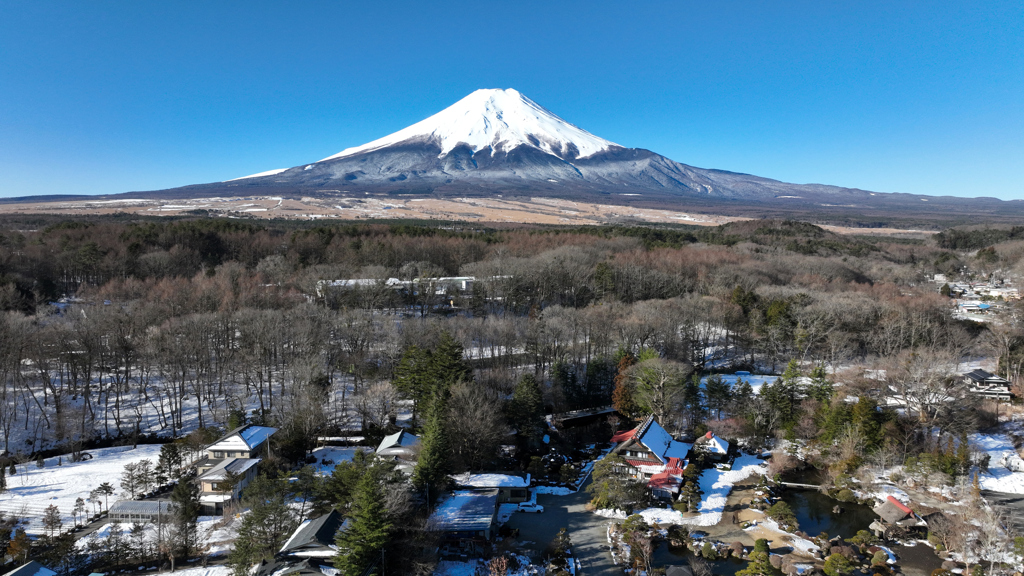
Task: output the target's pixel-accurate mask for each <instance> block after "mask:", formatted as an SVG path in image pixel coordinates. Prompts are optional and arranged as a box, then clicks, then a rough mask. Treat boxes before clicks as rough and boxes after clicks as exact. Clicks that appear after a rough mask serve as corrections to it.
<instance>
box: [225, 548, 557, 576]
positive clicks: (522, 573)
mask: <svg viewBox="0 0 1024 576" xmlns="http://www.w3.org/2000/svg"><path fill="white" fill-rule="evenodd" d="M510 556H511V557H512V560H514V562H513V563H512V564H513V565H515V563H516V562H518V564H519V568H518V569H516V570H509V572H508V576H535V575H536V576H540V575H543V574H544V573H545V570H544V568H543V567H540V566H534V565H533V564H530V559H529V558H527V557H526V556H523V555H521V554H514V553H513V554H510ZM481 570H482V571H486V570H487V563H486V562H484V561H483V560H469V561H467V562H458V561H454V560H442V561H440V562H438V563H437V568H435V569H434V576H476V575H477V574H480V573H481V572H480V571H481ZM215 576H219V575H215Z"/></svg>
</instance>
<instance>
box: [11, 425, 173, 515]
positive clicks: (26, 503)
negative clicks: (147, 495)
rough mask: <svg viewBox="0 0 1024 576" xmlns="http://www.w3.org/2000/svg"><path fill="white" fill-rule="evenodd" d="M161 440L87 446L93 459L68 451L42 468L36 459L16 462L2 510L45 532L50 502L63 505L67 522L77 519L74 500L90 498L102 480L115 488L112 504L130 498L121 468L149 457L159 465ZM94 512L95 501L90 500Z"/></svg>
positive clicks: (62, 509)
mask: <svg viewBox="0 0 1024 576" xmlns="http://www.w3.org/2000/svg"><path fill="white" fill-rule="evenodd" d="M160 447H161V445H160V444H146V445H140V446H139V447H138V448H135V449H132V448H131V446H119V447H115V448H99V449H96V450H88V453H89V454H92V456H93V458H92V459H91V460H85V461H82V462H70V461H69V458H68V456H67V455H65V456H63V457H62V458H60V462H61V465H60V466H58V465H57V462H58V458H56V457H54V458H47V459H46V461H45V466H44V467H43V468H39V467H37V466H36V463H35V462H26V463H24V464H21V465H19V466H17V471H18V473H17V474H16V475H15V476H8V477H7V490H6V491H5V492H3V493H2V494H0V511H3V512H6V513H8V514H13V515H16V516H19V517H24V518H27V519H28V520H29V521H28V525H27V526H26V532H28V533H29V534H42V533H43V525H42V516H43V513H44V511H45V510H46V507H47V506H50V505H51V504H52V505H55V506H57V508H59V509H60V513H61V516H62V517H63V518H64V525H65V526H66V527H67V526H70V525H71V524H72V523H73V522H74V518H73V512H72V511H73V510H74V508H75V500H76V499H78V498H81V499H82V500H87V499H88V498H89V492H91V491H92V490H94V489H95V488H96V487H98V486H99V485H100V484H102V483H104V482H109V483H110V484H111V485H112V486H113V487H114V489H115V490H116V492H115V494H114V495H113V496H111V497H110V498H109V503H110V504H111V505H112V504H113V503H114V502H116V501H117V500H119V499H121V500H126V499H128V496H127V495H122V490H121V486H120V481H121V472H122V471H123V470H124V465H125V464H128V463H130V462H139V461H141V460H145V459H147V458H148V459H149V460H151V461H152V462H153V465H154V466H155V465H156V462H157V460H159V458H160ZM87 509H88V511H89V512H90V513H91V512H93V511H94V508H93V506H92V505H90V504H87Z"/></svg>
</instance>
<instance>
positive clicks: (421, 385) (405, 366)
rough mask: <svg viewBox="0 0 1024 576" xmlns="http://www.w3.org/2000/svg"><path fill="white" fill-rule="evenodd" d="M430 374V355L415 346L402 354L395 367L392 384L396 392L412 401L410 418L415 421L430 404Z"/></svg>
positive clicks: (431, 384)
mask: <svg viewBox="0 0 1024 576" xmlns="http://www.w3.org/2000/svg"><path fill="white" fill-rule="evenodd" d="M431 376H432V375H431V373H430V353H429V352H427V351H426V350H424V349H422V348H420V347H419V346H416V345H415V344H414V345H412V346H409V347H408V348H406V349H405V352H403V353H402V358H401V359H399V361H398V365H397V366H395V377H394V378H393V379H392V383H393V384H394V385H395V388H397V389H398V392H399V393H401V394H402V395H403V396H405V397H406V398H408V399H410V400H412V416H413V420H416V419H417V418H418V417H419V416H420V415H421V412H422V411H423V410H424V408H425V407H426V406H427V405H428V404H429V403H430V392H431V388H432V387H433V382H432V378H431Z"/></svg>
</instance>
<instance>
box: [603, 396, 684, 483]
mask: <svg viewBox="0 0 1024 576" xmlns="http://www.w3.org/2000/svg"><path fill="white" fill-rule="evenodd" d="M611 441H612V442H613V443H617V444H618V446H616V447H615V448H614V449H613V450H612V453H614V454H618V455H619V456H621V457H622V459H623V460H625V461H626V464H627V466H628V467H629V472H630V473H631V474H632V475H633V477H634V478H638V479H642V480H647V486H648V487H649V488H650V489H651V491H652V492H654V495H655V496H658V497H660V498H672V497H674V496H675V495H676V494H678V493H679V488H680V487H681V486H682V484H683V469H685V468H686V464H687V458H688V457H689V454H690V449H691V448H692V447H693V445H692V444H687V443H685V442H679V441H678V440H676V439H675V438H673V437H672V435H671V434H669V433H668V432H666V431H665V429H664V428H662V427H661V424H658V422H657V421H656V420H655V419H654V416H653V415H652V416H648V417H647V418H645V419H644V421H643V422H641V423H640V425H639V426H637V427H636V428H634V429H632V430H626V431H623V432H619V433H617V434H616V435H615V436H612V439H611Z"/></svg>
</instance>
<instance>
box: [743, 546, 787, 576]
mask: <svg viewBox="0 0 1024 576" xmlns="http://www.w3.org/2000/svg"><path fill="white" fill-rule="evenodd" d="M736 576H782V571H781V570H779V569H778V568H776V567H774V566H772V563H771V559H770V558H769V553H768V552H764V551H761V550H755V551H754V552H751V553H750V563H749V564H747V567H746V568H744V569H743V570H740V571H738V572H736Z"/></svg>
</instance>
